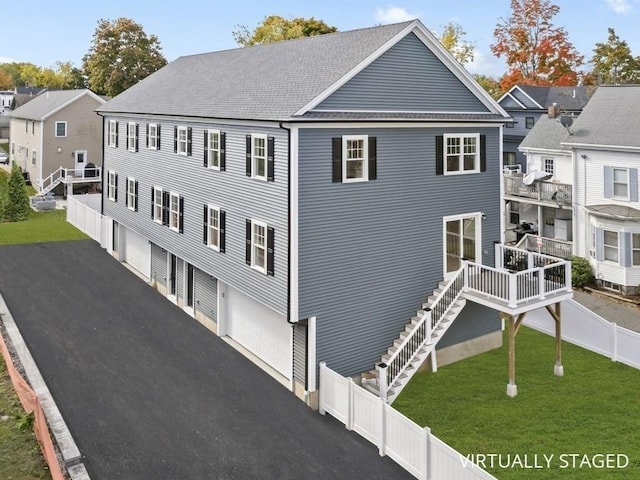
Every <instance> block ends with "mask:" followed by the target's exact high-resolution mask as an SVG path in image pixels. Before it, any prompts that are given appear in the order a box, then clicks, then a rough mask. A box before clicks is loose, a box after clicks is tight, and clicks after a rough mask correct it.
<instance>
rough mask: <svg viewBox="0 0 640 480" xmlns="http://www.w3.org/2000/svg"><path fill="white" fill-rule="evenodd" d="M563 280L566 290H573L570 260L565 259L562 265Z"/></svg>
mask: <svg viewBox="0 0 640 480" xmlns="http://www.w3.org/2000/svg"><path fill="white" fill-rule="evenodd" d="M564 281H565V283H566V285H567V292H571V291H572V290H573V286H572V284H571V262H567V261H565V265H564Z"/></svg>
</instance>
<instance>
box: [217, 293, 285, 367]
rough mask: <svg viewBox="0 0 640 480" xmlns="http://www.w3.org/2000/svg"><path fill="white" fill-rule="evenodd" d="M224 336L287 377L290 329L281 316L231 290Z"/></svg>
mask: <svg viewBox="0 0 640 480" xmlns="http://www.w3.org/2000/svg"><path fill="white" fill-rule="evenodd" d="M226 300H227V317H228V323H227V325H228V330H227V332H228V335H229V336H230V337H231V338H233V339H234V340H235V341H237V342H238V343H239V344H241V345H242V346H243V347H245V348H246V349H248V350H249V351H251V352H252V353H253V354H255V355H256V356H257V357H259V358H260V359H261V360H263V361H265V362H266V363H267V364H269V365H270V366H271V367H273V368H274V369H276V370H277V371H278V372H280V373H281V374H282V375H284V376H285V377H287V378H289V377H290V376H291V346H290V344H291V338H290V337H291V327H290V326H289V324H288V323H287V320H286V318H285V317H284V316H282V315H279V314H278V313H276V312H274V311H273V310H271V309H269V308H267V307H265V306H264V305H262V304H261V303H259V302H256V301H255V300H253V299H251V298H249V297H247V296H246V295H244V294H243V293H241V292H239V291H238V290H235V289H233V288H231V287H228V289H227V295H226Z"/></svg>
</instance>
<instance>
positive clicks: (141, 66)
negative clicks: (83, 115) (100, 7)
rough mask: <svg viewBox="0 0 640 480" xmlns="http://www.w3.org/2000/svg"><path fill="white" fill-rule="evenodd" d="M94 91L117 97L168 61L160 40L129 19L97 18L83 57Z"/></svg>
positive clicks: (89, 81) (90, 84)
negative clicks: (88, 45)
mask: <svg viewBox="0 0 640 480" xmlns="http://www.w3.org/2000/svg"><path fill="white" fill-rule="evenodd" d="M82 62H83V68H84V72H85V75H86V77H87V84H88V86H89V88H90V89H91V90H93V91H94V92H96V93H98V94H101V95H110V96H116V95H118V94H119V93H121V92H123V91H125V90H126V89H127V88H129V87H132V86H133V85H135V84H136V83H138V82H139V81H140V80H142V79H143V78H146V77H147V76H149V75H151V74H152V73H153V72H155V71H156V70H158V69H160V68H162V67H163V66H165V65H166V64H167V60H166V58H165V57H164V56H163V55H162V48H161V46H160V41H159V40H158V37H156V36H155V35H147V34H146V33H145V31H144V29H143V28H142V25H140V24H139V23H136V22H134V21H133V20H131V19H130V18H124V17H121V18H118V19H116V20H114V21H110V20H104V19H101V20H99V21H98V26H97V27H96V30H95V33H94V34H93V40H92V44H91V47H90V48H89V51H88V52H87V54H86V55H85V56H84V57H83V59H82Z"/></svg>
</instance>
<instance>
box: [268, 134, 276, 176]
mask: <svg viewBox="0 0 640 480" xmlns="http://www.w3.org/2000/svg"><path fill="white" fill-rule="evenodd" d="M274 156H275V139H274V138H273V137H267V181H268V182H273V180H274V178H275V161H274Z"/></svg>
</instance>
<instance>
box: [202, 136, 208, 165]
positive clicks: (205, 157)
mask: <svg viewBox="0 0 640 480" xmlns="http://www.w3.org/2000/svg"><path fill="white" fill-rule="evenodd" d="M202 164H203V165H204V166H205V167H208V166H209V130H205V131H204V159H203V163H202Z"/></svg>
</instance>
